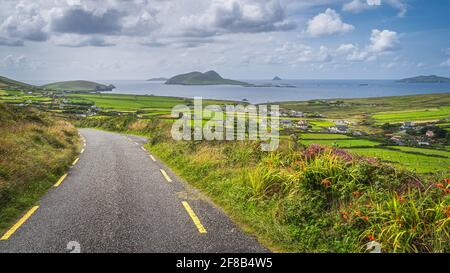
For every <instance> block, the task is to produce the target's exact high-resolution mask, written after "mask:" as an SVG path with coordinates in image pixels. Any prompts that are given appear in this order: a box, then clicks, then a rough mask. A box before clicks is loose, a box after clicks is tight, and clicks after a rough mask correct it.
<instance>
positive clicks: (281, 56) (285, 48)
mask: <svg viewBox="0 0 450 273" xmlns="http://www.w3.org/2000/svg"><path fill="white" fill-rule="evenodd" d="M266 60H267V61H266V62H267V63H279V64H281V63H288V64H290V65H295V64H298V63H329V62H331V61H332V60H333V57H332V54H331V50H330V49H329V48H327V47H326V46H320V47H319V48H314V47H311V46H308V45H304V44H296V43H289V42H287V43H284V44H283V45H282V46H281V47H278V48H277V49H275V54H272V55H268V56H267V57H266Z"/></svg>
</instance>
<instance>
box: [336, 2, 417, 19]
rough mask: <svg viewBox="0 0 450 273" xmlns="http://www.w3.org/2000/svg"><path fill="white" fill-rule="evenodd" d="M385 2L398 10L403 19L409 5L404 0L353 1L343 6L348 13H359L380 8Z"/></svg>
mask: <svg viewBox="0 0 450 273" xmlns="http://www.w3.org/2000/svg"><path fill="white" fill-rule="evenodd" d="M383 2H385V3H387V4H388V5H390V6H391V7H393V8H395V9H397V10H398V16H399V17H403V16H405V14H406V12H407V9H408V8H407V5H406V4H405V3H404V2H403V1H402V0H352V1H351V2H348V3H345V4H344V5H343V6H342V10H343V11H346V12H353V13H359V12H362V11H365V10H368V9H374V8H377V7H380V6H381V5H382V4H383Z"/></svg>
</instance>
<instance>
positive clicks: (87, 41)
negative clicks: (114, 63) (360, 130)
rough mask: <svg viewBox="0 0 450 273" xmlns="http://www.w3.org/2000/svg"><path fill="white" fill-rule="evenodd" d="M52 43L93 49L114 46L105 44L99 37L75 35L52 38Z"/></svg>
mask: <svg viewBox="0 0 450 273" xmlns="http://www.w3.org/2000/svg"><path fill="white" fill-rule="evenodd" d="M52 42H53V43H54V44H55V45H58V46H64V47H84V46H94V47H107V46H114V44H113V43H109V42H107V41H106V40H105V39H104V38H102V37H100V36H85V35H77V34H63V35H58V36H54V37H53V38H52Z"/></svg>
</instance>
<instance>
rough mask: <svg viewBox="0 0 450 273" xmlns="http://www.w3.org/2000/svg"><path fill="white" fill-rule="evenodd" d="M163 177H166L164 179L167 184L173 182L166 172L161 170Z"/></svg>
mask: <svg viewBox="0 0 450 273" xmlns="http://www.w3.org/2000/svg"><path fill="white" fill-rule="evenodd" d="M160 171H161V173H162V175H163V176H164V178H165V179H166V180H167V182H172V179H171V178H170V177H169V175H168V174H167V173H166V171H165V170H163V169H160Z"/></svg>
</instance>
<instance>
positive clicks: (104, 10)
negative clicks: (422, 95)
mask: <svg viewBox="0 0 450 273" xmlns="http://www.w3.org/2000/svg"><path fill="white" fill-rule="evenodd" d="M449 12H450V1H448V0H432V1H430V0H428V1H426V0H409V1H408V0H303V1H300V0H264V1H259V0H196V1H191V0H106V1H94V0H41V1H31V0H23V1H16V0H2V9H1V10H0V75H5V76H9V77H12V78H16V79H21V80H27V79H28V80H39V79H45V80H69V79H91V80H96V79H97V80H99V79H105V80H107V79H145V78H149V77H157V76H167V77H168V76H172V75H174V74H178V73H183V72H189V71H193V70H199V71H206V70H211V69H214V70H216V71H218V72H219V73H221V74H222V75H223V76H226V77H229V78H237V79H264V78H272V77H273V76H274V75H279V76H280V77H282V78H291V79H352V78H358V79H361V78H363V79H391V78H402V77H409V76H415V75H419V74H438V75H442V76H448V77H450V39H449V38H448V37H450V19H449V17H448V14H449Z"/></svg>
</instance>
